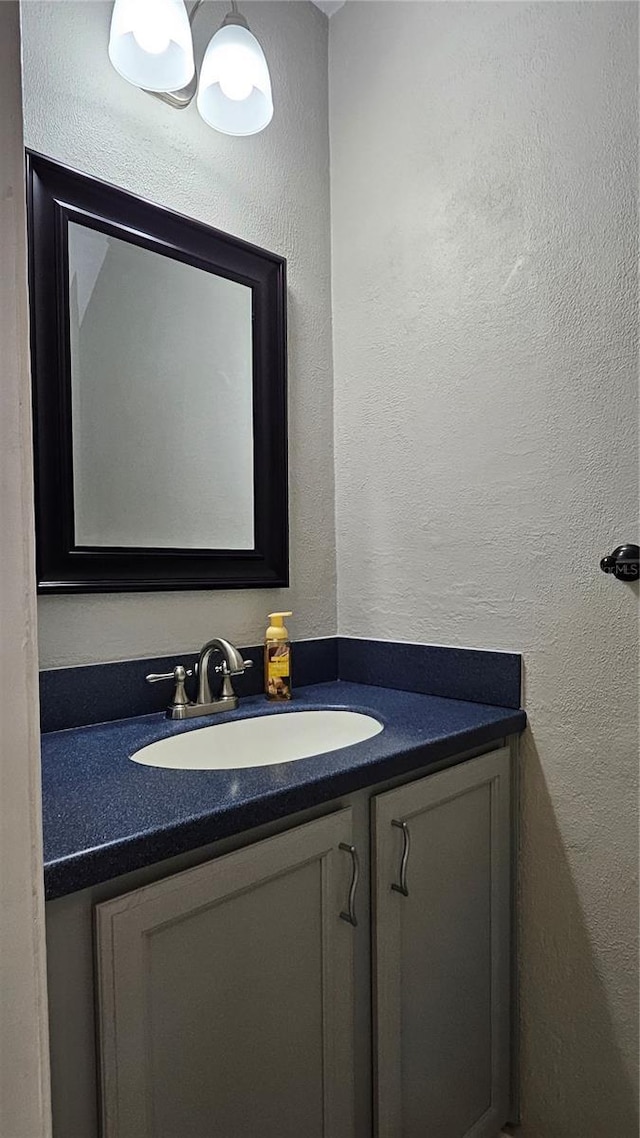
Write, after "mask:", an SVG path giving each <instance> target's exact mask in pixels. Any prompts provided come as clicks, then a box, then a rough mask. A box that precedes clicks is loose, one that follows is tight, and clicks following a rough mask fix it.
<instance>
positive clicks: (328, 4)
mask: <svg viewBox="0 0 640 1138" xmlns="http://www.w3.org/2000/svg"><path fill="white" fill-rule="evenodd" d="M344 2H345V0H312V3H313V4H315V6H316V8H320V10H321V11H322V12H325V13H326V15H327V16H333V13H334V12H337V11H338V8H341V7H342V5H343V4H344Z"/></svg>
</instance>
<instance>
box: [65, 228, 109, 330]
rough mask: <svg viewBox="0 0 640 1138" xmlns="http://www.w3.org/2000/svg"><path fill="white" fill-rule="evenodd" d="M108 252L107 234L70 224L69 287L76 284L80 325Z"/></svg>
mask: <svg viewBox="0 0 640 1138" xmlns="http://www.w3.org/2000/svg"><path fill="white" fill-rule="evenodd" d="M108 252H109V238H108V237H107V236H106V234H104V233H98V232H97V230H95V229H87V228H86V226H84V225H75V224H74V223H73V222H70V223H69V287H70V288H71V289H72V290H73V286H74V284H75V291H76V300H77V304H78V323H80V324H82V321H83V320H84V315H85V312H86V311H87V308H88V306H89V301H90V300H91V297H92V295H93V290H94V288H95V287H96V282H97V280H98V277H99V276H100V270H101V268H102V266H103V264H104V261H105V257H106V256H107V253H108Z"/></svg>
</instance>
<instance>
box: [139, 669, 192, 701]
mask: <svg viewBox="0 0 640 1138" xmlns="http://www.w3.org/2000/svg"><path fill="white" fill-rule="evenodd" d="M192 675H193V669H192V668H185V667H184V666H183V665H182V664H176V666H175V668H174V669H173V671H172V672H150V673H149V675H148V676H145V679H146V681H147V683H148V684H159V683H160V682H161V680H173V681H174V683H175V685H176V688H175V691H174V693H173V699H172V700H171V703H170V704H169V707H168V709H167V710H168V711H171V709H172V708H174V707H186V706H187V704H188V703H190V702H191V701H190V699H189V696H188V695H187V693H186V691H185V686H184V681H185V680H186V678H187V676H192Z"/></svg>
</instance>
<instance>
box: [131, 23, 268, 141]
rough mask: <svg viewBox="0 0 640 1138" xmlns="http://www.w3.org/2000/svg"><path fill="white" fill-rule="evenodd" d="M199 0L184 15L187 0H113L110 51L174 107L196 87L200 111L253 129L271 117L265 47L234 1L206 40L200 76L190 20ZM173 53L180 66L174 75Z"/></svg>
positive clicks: (213, 120) (214, 123)
mask: <svg viewBox="0 0 640 1138" xmlns="http://www.w3.org/2000/svg"><path fill="white" fill-rule="evenodd" d="M202 2H203V0H195V3H194V5H193V7H192V9H191V12H190V15H189V16H187V12H186V9H185V6H184V0H115V5H114V9H113V17H112V21H111V38H110V40H109V58H110V59H111V62H112V63H113V66H114V67H115V68H116V71H118V72H119V74H120V75H122V76H123V78H124V79H127V80H128V81H129V82H130V83H133V84H134V86H136V87H142V88H143V89H144V90H146V91H148V92H149V94H151V95H154V96H155V97H156V98H158V99H162V101H163V102H165V103H168V104H169V105H170V106H172V107H176V108H178V109H181V108H184V107H188V106H189V105H190V104H191V103H192V101H193V99H194V96H195V95H196V89H197V101H196V105H197V107H198V111H199V113H200V115H201V116H202V118H203V119H204V121H205V122H206V123H207V124H208V125H209V126H211V127H213V128H214V130H218V131H221V133H222V134H232V135H249V134H257V133H258V132H259V131H261V130H264V128H265V127H266V126H268V124H269V123H270V122H271V119H272V117H273V98H272V94H271V79H270V77H269V68H268V66H267V61H266V59H265V56H264V52H263V50H262V48H261V47H260V44H259V43H258V41H257V39H256V38H255V36H254V35H252V34H251V32H250V31H249V25H248V24H247V21H246V20H245V18H244V16H242V15H241V13H240V12H239V11H238V5H237V4H236V2H235V0H231V11H230V12H228V13H227V15H226V16H225V18H224V20H223V21H222V24H221V26H220V28H219V29H218V31H217V32H216V33H215V35H214V36H213V37H212V38H211V40H210V41H209V45H208V47H207V50H206V52H205V55H204V60H203V63H202V70H201V74H200V82H199V83H197V80H196V75H195V67H194V63H193V41H192V36H191V25H193V18H194V16H195V14H196V12H197V11H198V9H199V8H200V6H201V4H202ZM178 58H179V59H180V61H181V64H182V71H181V72H180V79H179V80H178V81H176V80H175V75H176V74H177V72H178ZM170 62H171V64H172V66H173V67H174V70H172V71H171V72H170V71H169V63H170ZM169 75H170V79H169Z"/></svg>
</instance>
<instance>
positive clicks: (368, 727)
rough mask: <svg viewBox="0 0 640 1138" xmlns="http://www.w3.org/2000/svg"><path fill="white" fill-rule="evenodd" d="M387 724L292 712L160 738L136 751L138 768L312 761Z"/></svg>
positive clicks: (355, 716)
mask: <svg viewBox="0 0 640 1138" xmlns="http://www.w3.org/2000/svg"><path fill="white" fill-rule="evenodd" d="M380 731H382V724H381V723H378V720H377V719H374V718H373V717H372V716H371V715H363V714H362V713H361V712H359V711H290V712H282V713H281V714H279V715H263V716H257V717H256V718H255V719H232V720H230V721H229V722H226V723H215V724H213V725H212V726H211V727H201V728H200V729H199V730H196V731H188V732H185V733H184V734H182V735H171V736H170V737H169V738H168V739H158V741H157V742H156V743H150V744H149V745H148V746H147V747H142V748H141V749H140V750H139V751H136V752H135V753H134V754H133V755H132V756H131V758H132V759H133V761H134V763H142V764H143V765H144V766H148V767H169V768H170V769H171V770H190V771H203V770H219V771H227V770H237V769H238V768H239V767H268V766H272V765H274V764H276V763H291V762H294V761H295V760H296V759H308V758H310V756H311V755H322V754H324V753H325V752H326V751H339V750H340V748H341V747H350V746H351V745H352V744H353V743H362V742H363V740H365V739H371V738H372V736H373V735H378V734H379V733H380Z"/></svg>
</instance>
